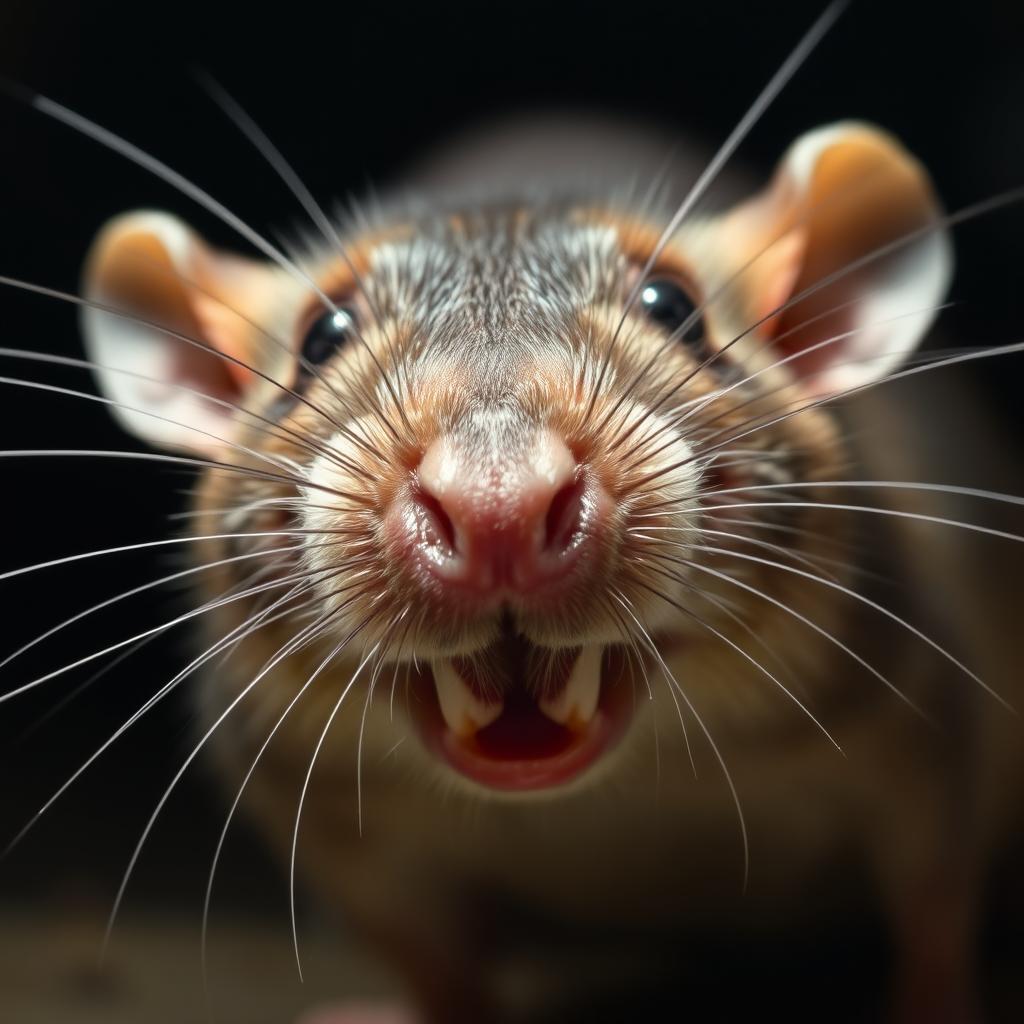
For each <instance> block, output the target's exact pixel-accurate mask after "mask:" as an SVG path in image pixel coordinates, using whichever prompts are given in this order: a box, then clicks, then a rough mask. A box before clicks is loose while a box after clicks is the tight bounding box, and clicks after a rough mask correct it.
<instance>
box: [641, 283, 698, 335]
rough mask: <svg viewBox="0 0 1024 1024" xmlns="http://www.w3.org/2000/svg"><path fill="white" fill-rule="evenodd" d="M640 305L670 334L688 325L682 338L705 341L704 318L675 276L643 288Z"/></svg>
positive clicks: (645, 285)
mask: <svg viewBox="0 0 1024 1024" xmlns="http://www.w3.org/2000/svg"><path fill="white" fill-rule="evenodd" d="M639 304H640V308H641V309H642V310H643V311H644V312H645V313H646V314H647V316H648V317H649V318H650V319H651V320H653V321H654V322H655V323H656V324H659V325H660V326H662V327H664V328H665V330H666V331H668V333H669V334H671V333H673V332H675V331H678V330H679V328H680V327H682V326H683V325H684V324H686V330H685V331H683V333H682V334H681V335H679V337H680V338H682V340H683V341H686V342H689V343H691V344H699V343H701V342H702V341H704V337H705V328H704V318H703V317H701V316H698V315H695V314H696V312H697V304H696V303H695V302H694V301H693V299H691V298H690V296H689V295H688V294H687V292H686V289H685V288H684V287H683V286H682V285H681V284H680V283H679V282H678V281H674V280H672V279H671V278H653V279H652V280H650V281H648V282H646V283H645V284H644V286H643V288H642V289H641V291H640V302H639Z"/></svg>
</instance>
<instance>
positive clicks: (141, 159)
mask: <svg viewBox="0 0 1024 1024" xmlns="http://www.w3.org/2000/svg"><path fill="white" fill-rule="evenodd" d="M29 105H30V106H32V107H33V108H34V109H35V110H38V111H39V112H40V113H42V114H45V115H46V116H47V117H51V118H53V119H54V120H55V121H59V122H61V123H62V124H65V125H67V127H69V128H71V129H73V130H74V131H77V132H79V133H80V134H82V135H85V136H86V137H87V138H90V139H92V140H93V141H94V142H98V143H99V144H100V145H101V146H103V147H105V148H106V149H109V150H112V151H113V152H114V153H117V154H118V155H119V156H122V157H124V158H125V159H127V160H129V161H131V162H132V163H133V164H136V165H137V166H139V167H141V168H143V170H146V171H148V172H149V173H150V174H153V175H154V176H155V177H157V178H159V179H160V180H161V181H163V182H165V183H166V184H168V185H170V186H171V187H172V188H174V189H176V190H177V191H178V192H181V193H182V194H183V195H185V196H187V197H188V198H189V199H192V200H194V201H195V202H196V203H198V204H199V205H200V206H202V207H203V209H205V210H206V211H208V212H209V213H212V214H213V216H214V217H216V218H217V219H218V220H220V221H223V223H225V224H226V225H227V226H228V227H230V228H232V229H233V230H234V231H236V232H238V234H239V235H241V236H242V237H243V238H244V239H245V240H246V241H247V242H250V243H251V244H252V245H253V246H255V247H256V248H257V249H259V251H260V252H261V253H263V255H264V256H266V257H267V258H268V259H271V260H273V261H274V263H276V264H277V265H278V266H279V267H280V268H281V269H282V270H284V271H285V272H286V273H288V274H290V275H291V276H292V277H294V278H295V279H296V280H297V281H299V282H301V283H302V284H304V285H305V286H306V287H308V288H309V289H310V290H311V291H312V292H313V293H314V294H315V295H316V296H317V297H318V298H319V299H320V301H321V302H322V303H323V304H324V306H326V307H327V308H328V309H329V310H330V311H331V312H332V313H337V312H338V309H337V307H336V306H335V305H334V303H333V302H332V301H331V298H330V296H328V295H327V293H326V292H324V291H323V290H322V289H321V288H320V286H319V285H318V284H317V283H316V282H315V281H314V280H313V279H312V278H311V277H310V276H309V275H308V274H306V273H305V272H304V271H303V270H302V268H301V267H299V266H298V265H297V264H296V263H295V262H294V261H293V260H290V259H289V258H288V257H287V256H286V255H285V254H284V253H283V252H281V250H280V249H278V248H277V246H275V245H274V244H273V243H271V242H270V241H268V240H267V239H266V238H265V237H264V236H263V235H261V234H260V233H259V232H258V231H255V230H254V229H253V228H251V227H250V226H249V225H248V224H246V223H245V221H243V220H242V219H241V218H240V217H238V216H237V215H236V214H234V213H232V212H231V210H229V209H228V208H227V207H226V206H225V205H224V204H223V203H221V202H219V201H218V200H217V199H214V198H213V196H211V195H210V193H209V192H206V191H205V190H204V189H201V188H200V187H199V186H198V185H196V184H195V183H194V182H192V181H190V180H189V179H188V178H186V177H185V176H184V175H182V174H179V173H178V172H177V171H175V170H174V169H173V168H171V167H169V166H168V165H167V164H165V163H164V162H163V161H162V160H158V159H157V158H156V157H154V156H152V155H151V154H149V153H147V152H145V151H144V150H142V149H140V148H139V147H138V146H135V145H133V144H132V143H130V142H128V141H127V140H126V139H123V138H121V136H119V135H115V134H114V133H113V132H112V131H109V130H108V129H106V128H103V127H102V126H100V125H98V124H96V122H95V121H90V120H89V119H88V118H87V117H83V116H82V115H81V114H78V113H76V112H75V111H73V110H71V109H69V108H68V107H65V106H64V105H63V104H61V103H56V102H55V101H54V100H51V99H49V98H48V97H46V96H43V95H41V94H40V93H32V94H31V96H30V99H29Z"/></svg>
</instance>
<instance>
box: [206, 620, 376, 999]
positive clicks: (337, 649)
mask: <svg viewBox="0 0 1024 1024" xmlns="http://www.w3.org/2000/svg"><path fill="white" fill-rule="evenodd" d="M367 621H368V620H367ZM364 625H365V623H364ZM359 628H360V627H357V628H356V629H354V630H352V632H350V633H349V634H348V636H346V637H345V638H344V639H343V640H341V641H340V642H339V643H337V644H336V645H335V646H334V647H333V648H332V649H331V651H330V653H329V654H328V655H327V657H325V658H324V659H323V661H321V662H320V663H319V664H318V665H317V666H316V668H314V669H313V672H312V673H311V674H310V676H309V678H308V679H307V680H306V681H305V683H303V684H302V686H301V687H300V688H299V690H298V691H297V692H296V693H295V695H294V696H293V697H292V699H291V700H290V701H289V702H288V705H287V706H286V707H285V709H284V711H283V712H282V713H281V715H280V716H279V717H278V719H277V721H276V722H274V725H273V727H272V728H271V730H270V732H269V733H268V734H267V737H266V739H265V740H264V741H263V744H262V745H261V746H260V748H259V750H258V751H257V752H256V756H255V757H254V758H253V760H252V764H251V765H250V766H249V770H248V771H247V772H246V773H245V777H244V778H243V779H242V782H241V785H240V786H239V787H238V791H237V793H236V794H235V799H234V800H233V801H232V803H231V807H230V808H229V809H228V813H227V817H226V818H225V820H224V825H223V827H222V828H221V831H220V836H219V837H218V839H217V847H216V849H215V851H214V854H213V860H212V861H211V863H210V872H209V875H208V876H207V879H206V893H205V895H204V898H203V924H202V931H201V938H200V959H201V962H202V970H203V987H204V989H205V991H206V993H207V998H209V975H208V972H207V956H206V952H207V936H208V931H209V920H210V903H211V900H212V899H213V884H214V880H215V878H216V875H217V866H218V864H219V863H220V857H221V853H222V851H223V849H224V843H225V840H226V839H227V835H228V831H229V829H230V828H231V822H232V821H233V819H234V816H235V811H236V810H237V809H238V805H239V804H240V803H241V801H242V796H243V795H244V793H245V790H246V788H247V787H248V785H249V780H250V779H251V778H252V776H253V774H254V773H255V771H256V767H257V766H258V764H259V763H260V760H261V759H262V757H263V754H264V753H265V752H266V750H267V748H268V747H269V746H270V744H271V742H272V741H273V739H274V736H275V735H276V734H277V731H278V729H280V728H281V726H282V725H283V724H284V721H285V719H286V718H287V717H288V716H289V715H290V714H291V711H292V709H293V708H294V707H295V705H296V704H298V702H299V700H300V698H301V697H302V695H303V694H304V693H305V692H306V691H307V690H308V689H309V688H310V687H311V686H312V685H313V683H314V682H315V681H316V680H317V679H318V678H319V677H320V675H321V674H322V673H323V671H324V670H325V669H326V668H327V666H328V665H330V664H331V663H332V662H333V661H334V660H335V658H337V656H338V655H339V654H340V653H341V652H342V651H343V650H344V649H345V647H346V646H347V645H348V644H349V643H350V642H351V640H352V639H353V638H354V637H355V636H356V635H357V634H358V632H359Z"/></svg>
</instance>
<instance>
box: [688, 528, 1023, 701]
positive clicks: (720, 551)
mask: <svg viewBox="0 0 1024 1024" xmlns="http://www.w3.org/2000/svg"><path fill="white" fill-rule="evenodd" d="M704 550H706V551H708V552H710V553H711V554H717V555H728V556H729V557H732V558H741V559H743V560H744V561H749V562H759V563H760V564H761V565H766V566H770V567H771V568H775V569H780V570H782V571H783V572H788V573H794V574H795V575H797V576H802V577H803V578H804V579H808V580H812V581H813V582H815V583H820V584H821V585H822V586H824V587H829V588H830V589H832V590H837V591H839V593H841V594H844V595H846V596H847V597H852V598H853V599H854V600H856V601H860V602H861V603H862V604H865V605H867V606H868V607H869V608H873V609H874V610H875V611H877V612H879V613H880V614H882V615H884V616H885V617H886V618H888V619H891V620H892V621H893V622H895V623H896V624H897V625H899V626H902V627H903V628H904V629H906V630H908V631H909V632H910V633H912V634H913V635H914V636H916V637H917V638H918V639H919V640H922V641H923V642H924V643H926V644H928V646H929V647H931V648H932V649H933V650H934V651H936V652H937V653H938V654H940V655H942V657H943V658H945V659H946V660H947V661H948V662H950V664H952V665H955V666H956V667H957V668H958V669H959V670H960V671H961V672H963V673H964V674H965V675H967V676H968V677H969V678H971V679H972V680H973V681H974V682H975V683H977V684H978V685H979V686H980V687H981V688H982V689H983V690H984V691H985V692H986V693H987V694H989V696H991V697H992V698H994V699H995V700H996V701H998V702H999V703H1000V704H1001V705H1002V706H1003V707H1004V708H1005V709H1006V710H1007V711H1009V712H1011V713H1012V714H1017V711H1016V709H1015V708H1014V707H1013V706H1012V705H1011V704H1010V703H1009V702H1008V701H1007V700H1006V699H1005V698H1004V697H1001V696H1000V695H999V694H998V693H997V692H996V691H995V690H993V689H992V687H991V686H989V685H988V683H986V682H985V681H984V680H983V679H982V678H981V677H980V676H979V675H977V673H975V672H973V671H972V670H971V669H969V668H968V667H967V666H966V665H965V664H964V663H963V662H962V661H960V660H959V659H958V658H957V657H956V656H955V655H953V654H951V653H950V652H949V651H948V650H946V648H945V647H943V646H942V645H941V644H940V643H938V642H937V641H935V640H933V639H932V638H931V637H930V636H928V634H927V633H924V632H922V631H921V630H920V629H918V628H917V627H916V626H914V625H913V624H912V623H910V622H908V621H907V620H906V619H904V618H902V617H901V616H899V615H897V614H896V613H895V612H894V611H892V610H891V609H889V608H886V607H885V605H882V604H879V603H878V602H877V601H874V600H872V599H871V598H870V597H867V596H866V595H865V594H860V593H858V592H857V591H856V590H853V589H851V588H850V587H846V586H844V585H843V584H841V583H834V582H833V581H832V580H829V579H825V578H824V577H822V576H816V575H815V574H814V573H810V572H806V571H805V570H803V569H797V568H796V567H795V566H792V565H784V564H783V563H782V562H776V561H774V560H772V559H768V558H761V557H759V556H757V555H748V554H745V553H743V552H740V551H727V550H726V549H724V548H715V547H707V546H705V547H704Z"/></svg>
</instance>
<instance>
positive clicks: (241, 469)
mask: <svg viewBox="0 0 1024 1024" xmlns="http://www.w3.org/2000/svg"><path fill="white" fill-rule="evenodd" d="M0 458H3V459H26V458H97V459H100V458H103V459H138V460H140V461H142V462H161V463H166V464H168V465H172V466H189V467H193V468H198V469H219V470H223V471H224V472H227V473H238V474H241V475H242V476H251V477H255V478H256V479H259V480H273V481H275V482H277V483H286V484H291V485H293V486H294V485H299V486H301V487H307V488H311V489H312V490H315V491H323V492H325V493H327V494H333V495H334V496H335V497H338V498H345V499H346V500H347V501H355V502H356V503H357V504H360V505H369V504H370V503H371V499H370V498H368V497H366V496H365V495H362V494H352V493H351V492H349V491H339V490H337V489H336V488H334V487H328V486H327V485H326V484H319V483H317V482H316V481H315V480H307V479H304V478H302V477H297V476H290V475H287V474H282V473H271V472H270V471H269V470H265V469H253V468H252V467H250V466H240V465H238V464H236V463H233V462H222V461H219V460H217V459H203V458H198V457H196V456H193V455H165V454H163V453H161V452H133V451H111V450H109V449H104V448H18V449H6V450H3V451H0Z"/></svg>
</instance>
